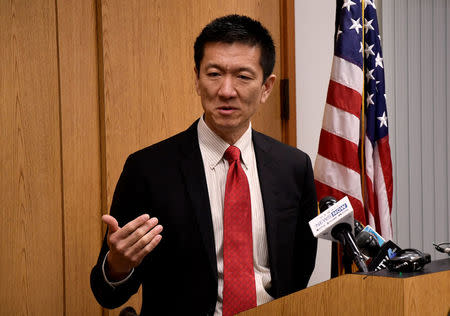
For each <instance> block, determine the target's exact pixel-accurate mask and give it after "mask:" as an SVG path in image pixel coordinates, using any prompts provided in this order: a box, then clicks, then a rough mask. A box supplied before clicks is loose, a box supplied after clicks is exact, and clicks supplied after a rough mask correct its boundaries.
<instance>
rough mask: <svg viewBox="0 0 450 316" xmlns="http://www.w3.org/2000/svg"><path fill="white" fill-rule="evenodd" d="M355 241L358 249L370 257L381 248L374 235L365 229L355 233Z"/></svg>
mask: <svg viewBox="0 0 450 316" xmlns="http://www.w3.org/2000/svg"><path fill="white" fill-rule="evenodd" d="M355 242H356V245H357V246H358V248H359V250H361V252H362V253H363V254H364V255H366V256H367V257H370V258H373V257H375V256H376V255H377V254H378V252H379V251H380V248H381V247H380V245H379V244H378V241H377V239H376V237H375V236H374V235H373V234H372V233H369V232H368V231H365V230H362V231H361V232H360V233H359V234H357V235H356V239H355Z"/></svg>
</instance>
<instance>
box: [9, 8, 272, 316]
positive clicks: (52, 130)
mask: <svg viewBox="0 0 450 316" xmlns="http://www.w3.org/2000/svg"><path fill="white" fill-rule="evenodd" d="M229 13H241V14H246V15H249V16H252V17H254V18H257V19H259V20H261V21H262V22H263V24H265V25H266V26H267V27H268V28H269V30H271V31H272V33H273V34H272V35H273V37H274V39H275V42H276V46H277V55H278V56H279V53H280V50H279V48H278V47H279V45H280V44H279V43H280V31H279V28H280V18H279V15H280V4H279V1H274V0H273V1H264V2H260V1H254V0H246V1H238V0H233V1H228V2H226V3H225V2H221V1H219V0H216V1H207V0H202V1H174V0H171V1H163V0H159V1H146V0H145V1H144V0H133V1H126V2H125V1H118V0H89V1H62V0H35V1H23V0H22V1H19V0H11V1H0V39H1V43H2V45H0V69H1V71H0V128H1V131H2V132H1V138H0V145H1V148H2V151H1V152H0V161H1V167H0V170H1V175H2V177H1V179H0V190H1V192H2V194H1V195H0V205H1V215H2V216H1V219H2V221H1V223H2V227H3V228H2V230H1V231H0V238H1V240H2V242H1V245H0V251H1V253H2V255H1V256H0V280H1V282H0V303H1V304H0V314H1V315H3V314H5V315H101V314H108V313H109V312H102V309H101V308H100V306H99V305H98V303H97V302H96V301H95V299H94V297H93V295H92V293H91V291H90V288H89V274H90V270H91V267H92V266H93V265H94V263H95V260H96V257H97V255H98V251H99V248H100V244H101V240H102V237H103V236H102V235H103V232H102V225H101V220H100V216H101V214H102V213H105V212H107V211H108V209H109V205H110V202H111V198H112V192H113V190H114V187H115V185H116V181H117V178H118V175H119V173H120V171H121V169H122V166H123V163H124V160H125V158H126V156H127V155H128V154H129V153H131V152H133V151H135V150H137V149H139V148H141V147H144V146H147V145H149V144H152V143H155V142H157V141H159V140H162V139H164V138H167V137H168V136H170V135H173V134H175V133H177V132H179V131H182V130H184V129H186V128H187V127H188V125H190V124H191V123H192V122H193V121H194V120H195V119H196V118H198V117H199V116H200V114H201V113H202V109H201V105H200V101H199V98H198V97H197V95H196V93H195V89H194V62H193V48H192V46H193V43H194V40H195V37H196V36H197V34H198V33H199V32H200V30H201V28H202V27H203V26H204V25H205V24H206V23H208V22H209V21H211V20H212V19H213V18H216V17H218V16H221V15H224V14H229ZM279 65H280V63H279V62H277V64H276V66H275V67H276V68H275V73H276V74H277V75H278V76H279V74H280V66H279ZM279 98H280V94H279V85H278V83H277V84H276V87H275V90H274V92H273V93H272V96H271V97H270V99H269V102H268V103H267V104H265V105H264V106H263V107H262V108H261V111H260V113H258V114H257V115H256V117H255V118H254V120H253V123H254V125H253V126H254V127H255V128H256V129H258V130H261V131H263V132H265V133H267V134H269V135H271V136H273V137H275V138H277V139H281V119H280V109H279ZM130 304H133V305H135V306H138V305H139V301H138V299H134V300H133V301H132V302H131V303H130ZM110 314H111V315H116V314H118V312H117V311H113V312H111V313H110Z"/></svg>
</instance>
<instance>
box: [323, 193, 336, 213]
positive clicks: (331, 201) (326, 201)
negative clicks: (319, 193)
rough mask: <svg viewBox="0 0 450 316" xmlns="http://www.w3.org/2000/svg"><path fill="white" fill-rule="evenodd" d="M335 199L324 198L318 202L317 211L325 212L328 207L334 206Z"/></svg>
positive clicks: (330, 197)
mask: <svg viewBox="0 0 450 316" xmlns="http://www.w3.org/2000/svg"><path fill="white" fill-rule="evenodd" d="M336 202H337V201H336V199H335V198H334V197H332V196H326V197H324V198H322V199H321V200H320V202H319V210H320V212H321V213H322V212H325V211H326V210H327V209H328V208H329V207H331V206H332V205H334V204H336Z"/></svg>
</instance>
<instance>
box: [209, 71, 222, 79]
mask: <svg viewBox="0 0 450 316" xmlns="http://www.w3.org/2000/svg"><path fill="white" fill-rule="evenodd" d="M206 75H207V76H208V77H210V78H215V77H219V76H220V73H218V72H217V71H211V72H208V73H207V74H206Z"/></svg>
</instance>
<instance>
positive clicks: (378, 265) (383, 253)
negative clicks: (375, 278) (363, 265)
mask: <svg viewBox="0 0 450 316" xmlns="http://www.w3.org/2000/svg"><path fill="white" fill-rule="evenodd" d="M400 250H401V248H400V247H399V246H397V245H396V244H395V243H394V242H393V241H392V240H388V241H386V242H385V243H384V244H383V246H381V249H380V252H379V253H378V254H377V256H376V257H375V258H373V259H372V261H371V262H370V264H369V266H368V268H369V271H378V270H382V269H386V263H387V261H388V260H390V259H392V258H394V257H395V255H396V254H397V253H398V252H399V251H400Z"/></svg>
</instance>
